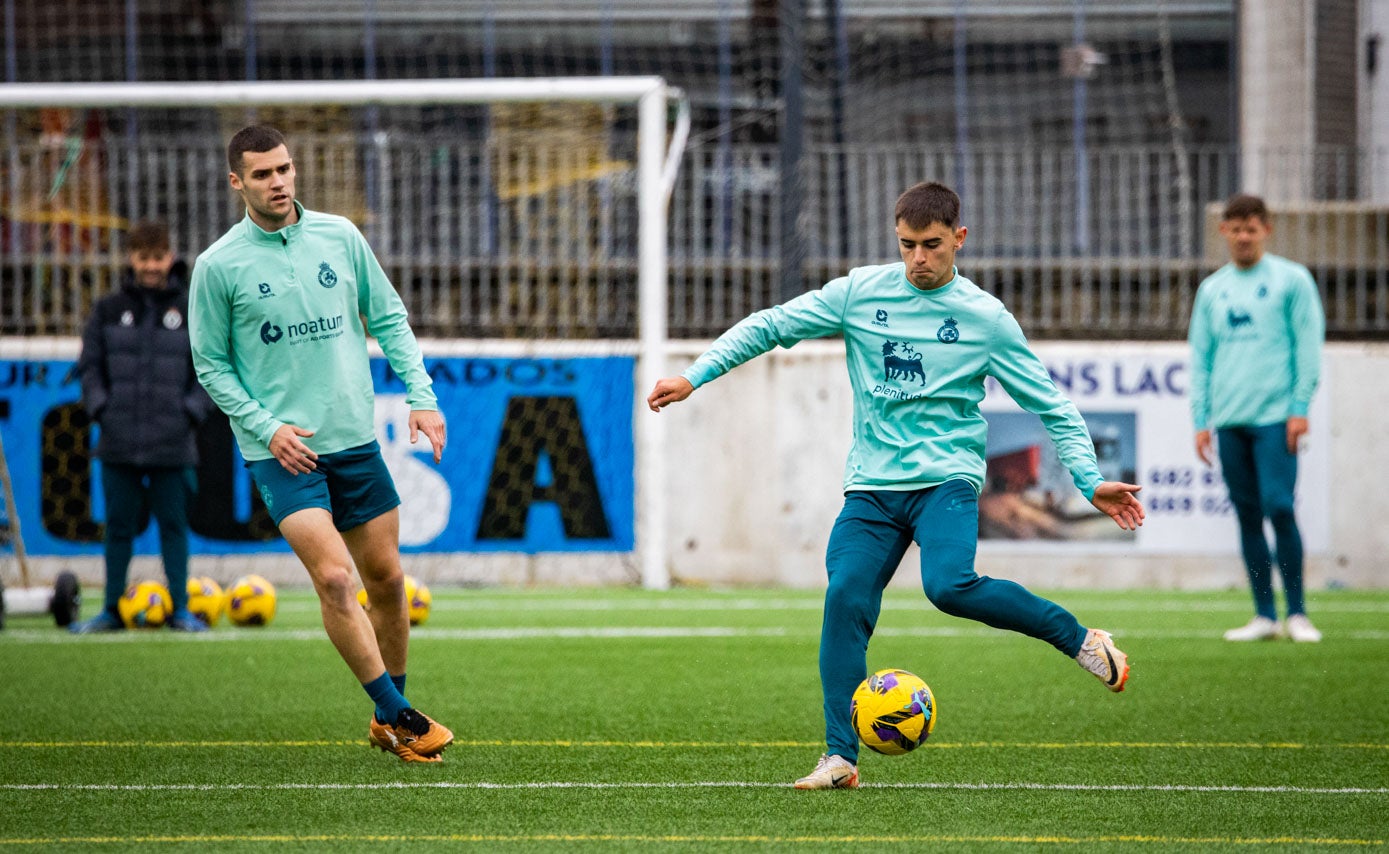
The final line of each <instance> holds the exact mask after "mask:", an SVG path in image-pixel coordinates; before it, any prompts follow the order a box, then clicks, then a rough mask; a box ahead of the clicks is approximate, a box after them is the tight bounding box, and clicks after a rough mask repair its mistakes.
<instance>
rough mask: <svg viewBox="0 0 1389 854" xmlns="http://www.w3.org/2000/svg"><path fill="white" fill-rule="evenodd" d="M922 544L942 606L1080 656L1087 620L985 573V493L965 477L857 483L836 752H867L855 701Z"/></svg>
mask: <svg viewBox="0 0 1389 854" xmlns="http://www.w3.org/2000/svg"><path fill="white" fill-rule="evenodd" d="M913 540H915V541H916V543H917V545H919V546H920V547H921V586H922V588H923V589H924V590H925V591H926V598H928V599H930V600H931V604H932V605H934V606H935V607H936V608H938V609H939V610H940V611H942V612H944V613H946V614H950V615H953V616H956V617H965V618H967V619H971V620H977V621H979V622H981V623H985V624H987V625H990V626H993V627H994V628H998V629H1009V630H1011V631H1015V632H1021V633H1022V634H1025V635H1029V636H1031V637H1034V638H1038V639H1040V640H1044V641H1046V642H1047V643H1049V644H1051V645H1052V646H1054V647H1056V648H1057V649H1058V650H1060V651H1061V652H1062V653H1064V654H1065V655H1066V656H1067V657H1070V658H1074V657H1075V655H1076V653H1078V652H1079V651H1080V645H1081V644H1082V643H1083V642H1084V641H1085V632H1086V629H1085V627H1083V626H1081V625H1080V623H1079V622H1078V621H1077V620H1076V618H1075V617H1074V616H1072V615H1071V613H1070V612H1069V611H1067V610H1066V609H1065V608H1062V607H1061V606H1060V605H1057V604H1056V603H1054V602H1049V601H1047V600H1046V599H1043V598H1041V597H1040V596H1035V595H1033V594H1032V593H1029V592H1028V591H1027V589H1026V588H1024V587H1023V586H1022V585H1020V584H1015V583H1013V582H1011V581H1003V580H1000V579H997V578H989V577H987V576H981V575H978V574H977V573H976V572H975V571H974V553H975V550H976V548H977V546H978V543H979V497H978V496H977V495H976V494H975V492H974V487H973V486H971V485H970V484H968V483H966V482H965V481H962V480H951V481H947V482H946V483H944V484H942V485H940V486H936V487H932V488H930V489H921V490H916V491H913V492H886V491H873V492H850V493H848V494H846V495H845V497H844V509H843V510H842V511H840V513H839V518H838V519H837V520H835V523H834V530H833V531H832V532H831V533H830V544H829V550H828V553H827V555H826V558H825V566H826V569H827V570H828V573H829V587H828V589H827V590H826V591H825V616H824V624H823V625H822V627H821V629H820V685H821V688H822V689H823V691H824V696H825V743H826V745H827V746H828V751H827V752H829V753H832V754H839V755H840V756H843V757H844V758H845V759H848V760H849V761H850V762H857V761H858V737H857V735H855V733H854V730H853V727H852V726H851V725H850V723H849V701H850V699H851V698H852V697H853V694H854V689H855V688H857V687H858V684H859V683H860V682H862V681H863V680H864V678H865V677H867V675H868V666H867V653H868V639H869V638H870V637H872V636H873V627H874V626H875V625H877V622H878V613H879V611H880V610H881V608H882V600H883V589H884V588H886V587H887V583H888V582H889V581H890V580H892V576H893V573H895V572H896V571H897V566H898V564H900V563H901V562H902V556H903V555H904V554H906V551H907V546H908V545H910V544H911V542H912V541H913Z"/></svg>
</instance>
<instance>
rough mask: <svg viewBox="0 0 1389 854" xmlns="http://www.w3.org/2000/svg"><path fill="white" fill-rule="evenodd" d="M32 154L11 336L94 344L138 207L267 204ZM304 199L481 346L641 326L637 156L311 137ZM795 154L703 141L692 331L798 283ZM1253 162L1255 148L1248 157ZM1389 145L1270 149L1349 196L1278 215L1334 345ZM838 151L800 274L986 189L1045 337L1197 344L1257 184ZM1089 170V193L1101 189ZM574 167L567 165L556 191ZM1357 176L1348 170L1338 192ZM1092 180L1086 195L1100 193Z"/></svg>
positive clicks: (1381, 306)
mask: <svg viewBox="0 0 1389 854" xmlns="http://www.w3.org/2000/svg"><path fill="white" fill-rule="evenodd" d="M206 139H207V141H206V142H201V141H198V142H195V141H190V140H188V139H186V138H178V139H172V138H163V139H158V138H152V137H141V138H140V139H139V141H138V144H134V145H132V144H131V141H130V140H129V139H126V138H123V137H120V136H115V135H112V136H107V137H101V138H97V139H89V140H86V141H84V142H83V143H82V144H81V145H79V146H78V147H77V148H76V149H74V148H71V147H70V146H68V145H67V144H66V143H53V142H50V143H47V144H29V145H23V146H15V147H12V148H11V149H10V150H8V151H4V152H3V159H0V169H3V179H0V194H3V204H0V251H3V260H0V334H6V335H73V334H78V333H79V332H80V329H81V326H82V324H83V322H84V321H85V319H86V317H87V314H88V312H89V310H90V306H91V304H92V302H93V301H94V300H95V299H96V298H98V297H100V296H101V295H103V294H104V293H107V292H109V291H110V290H111V289H112V288H113V287H115V286H116V283H117V282H118V278H119V275H120V272H121V270H122V268H123V266H124V256H123V239H122V236H123V229H124V228H125V226H126V225H127V222H126V220H125V219H123V218H121V217H119V216H116V215H114V214H113V213H112V212H115V211H123V212H133V214H134V215H138V216H160V217H163V218H165V219H167V220H168V221H169V222H170V223H171V225H172V227H173V230H174V233H175V242H176V245H177V247H178V248H179V249H180V250H181V252H182V253H183V254H184V255H186V256H187V257H188V258H190V259H191V258H192V257H193V256H195V255H196V254H197V253H198V252H199V251H201V250H202V249H203V248H204V247H206V246H207V245H209V244H210V243H211V242H212V241H213V240H215V239H216V238H217V237H218V236H219V235H220V234H221V233H222V232H223V231H224V230H225V229H226V228H227V227H228V226H230V225H231V224H232V223H233V222H235V221H236V220H237V219H239V218H240V216H241V211H240V209H239V208H238V207H237V206H236V204H235V201H236V199H235V197H234V196H233V195H232V194H231V193H230V191H229V190H228V189H227V187H226V180H225V174H226V165H225V161H224V160H223V153H222V149H221V145H220V141H219V136H218V135H216V134H210V135H208V136H207V138H206ZM294 142H295V155H296V161H297V163H298V165H299V169H300V172H301V178H300V194H301V198H302V199H303V200H304V201H305V203H306V204H307V205H308V206H310V207H316V208H320V209H323V210H329V211H333V212H338V213H342V214H344V215H347V216H349V217H351V218H353V219H354V220H356V221H357V222H358V223H359V224H360V225H362V227H363V229H364V231H366V232H367V234H368V236H369V237H370V239H371V240H372V243H373V245H374V247H375V248H376V250H377V253H378V256H379V257H380V259H381V261H382V263H383V265H384V266H385V267H386V269H387V271H388V272H389V273H390V275H391V276H392V279H393V281H394V282H395V283H396V285H397V287H398V288H399V289H400V291H401V293H402V295H403V296H404V298H405V300H406V303H407V305H408V307H409V308H410V310H411V313H412V316H413V320H414V322H415V324H416V327H417V329H419V330H421V331H422V332H423V333H425V334H431V335H441V336H476V337H502V338H507V337H526V338H531V337H541V338H573V339H588V338H630V337H635V335H636V318H637V311H636V263H635V259H636V246H637V230H636V201H635V182H634V178H633V174H632V164H633V163H634V162H635V156H634V142H633V141H632V140H631V139H630V138H625V137H622V136H620V135H619V136H613V137H609V138H607V139H606V140H605V144H604V150H605V152H606V155H605V159H604V160H603V161H602V163H601V164H600V165H599V167H594V166H593V164H592V163H591V162H588V161H586V162H585V163H582V164H576V163H574V162H572V161H570V160H566V158H567V157H572V156H573V155H572V152H570V153H566V151H565V150H561V149H549V150H547V149H543V148H536V149H533V150H528V151H525V152H521V153H518V152H516V151H503V150H501V149H499V147H497V146H495V145H493V146H488V145H485V144H484V145H478V144H476V143H470V142H459V141H457V140H456V139H452V138H448V137H445V136H410V137H407V138H401V137H399V136H393V137H380V136H378V137H377V138H376V139H375V140H373V141H371V142H370V143H369V144H363V143H362V142H361V141H360V140H359V139H358V138H356V137H353V136H343V135H299V136H296V137H295V140H294ZM777 156H778V152H777V150H776V148H775V147H771V146H757V145H749V144H727V145H716V144H705V145H696V146H694V147H692V148H691V149H690V150H688V151H686V152H685V156H684V161H683V167H682V170H681V173H680V176H679V179H678V183H677V186H676V189H675V193H674V196H673V198H672V202H671V212H670V230H669V237H668V246H669V253H670V277H669V282H670V315H669V328H670V334H671V336H672V337H686V338H707V337H710V336H713V335H717V334H718V333H719V332H721V331H722V330H723V329H725V328H726V327H728V326H729V325H731V324H732V323H734V322H736V321H737V320H739V319H740V318H742V317H743V316H745V315H746V314H747V313H749V312H751V311H754V310H757V309H759V308H764V307H766V306H768V305H771V304H773V303H775V302H777V301H779V299H780V298H781V296H782V295H783V290H782V289H783V287H784V283H783V282H782V277H781V264H782V263H783V259H784V258H785V257H786V256H785V253H784V252H783V248H784V247H783V241H785V240H787V239H788V236H787V235H786V234H783V233H782V229H781V227H780V224H781V223H782V222H783V219H782V210H781V207H780V206H781V204H783V201H782V200H783V198H785V194H783V193H782V192H781V184H782V181H781V177H780V174H779V172H778V169H777ZM1246 156H1247V155H1246ZM1384 156H1385V153H1384V152H1383V151H1377V152H1372V151H1347V150H1341V149H1336V150H1330V149H1324V150H1317V151H1310V152H1269V153H1266V154H1264V155H1262V166H1261V168H1263V169H1266V170H1267V180H1269V181H1274V180H1288V178H1289V176H1296V175H1304V176H1308V178H1309V180H1315V181H1318V182H1320V186H1321V187H1323V189H1324V196H1323V197H1324V198H1331V199H1338V198H1339V199H1347V200H1348V201H1342V202H1316V203H1307V204H1304V205H1298V206H1289V207H1286V208H1284V209H1279V210H1278V211H1276V216H1277V217H1278V219H1277V221H1276V222H1275V234H1274V238H1273V242H1272V243H1271V244H1270V249H1271V251H1275V252H1279V253H1280V254H1285V255H1288V256H1289V257H1292V258H1294V259H1295V260H1298V261H1301V262H1303V263H1305V264H1307V265H1308V266H1309V267H1311V268H1312V270H1313V272H1314V274H1315V275H1316V277H1317V280H1318V282H1319V283H1320V285H1321V287H1322V291H1323V300H1324V302H1325V305H1326V309H1327V316H1328V334H1329V335H1330V336H1332V337H1339V338H1385V337H1389V212H1386V210H1385V209H1383V208H1375V207H1371V206H1368V205H1362V204H1360V203H1357V202H1355V201H1353V199H1354V197H1355V195H1356V192H1357V176H1360V175H1365V174H1376V172H1377V171H1382V170H1377V169H1376V168H1375V164H1374V163H1373V162H1372V161H1374V160H1375V159H1376V158H1381V159H1382V158H1383V157H1384ZM1086 158H1087V160H1086V163H1085V164H1084V168H1083V169H1077V166H1076V160H1075V152H1074V151H1073V149H1071V148H1069V147H1052V148H1045V147H1043V148H1029V147H1023V146H975V147H973V148H971V149H970V150H969V151H968V153H967V157H962V156H961V155H960V154H959V153H958V151H957V149H955V148H954V147H951V146H940V147H937V148H931V147H919V146H918V147H910V148H909V147H903V146H854V145H844V146H816V147H811V148H810V149H808V150H807V153H806V156H805V158H804V160H803V162H802V170H801V173H800V176H801V182H802V185H803V186H802V190H803V192H802V193H800V194H799V195H800V196H801V198H802V199H803V200H804V201H803V206H802V209H801V210H800V211H799V212H798V219H797V222H798V223H799V226H798V228H797V230H796V232H797V233H796V234H795V235H792V236H791V237H790V238H789V239H797V240H799V241H801V243H802V249H803V251H802V252H801V253H800V254H799V257H800V258H801V259H802V263H801V269H800V276H799V281H800V283H801V286H802V288H803V289H810V288H814V287H818V286H819V285H820V284H822V283H824V282H825V281H827V280H828V279H830V278H833V277H835V276H838V275H841V274H843V273H844V272H845V271H847V270H848V269H849V268H850V267H853V266H858V265H863V264H872V263H883V262H886V261H893V260H896V257H897V256H896V248H895V243H896V241H895V238H894V236H893V232H892V226H893V223H892V214H891V212H892V206H893V203H894V201H895V199H896V196H897V194H898V193H899V192H900V191H901V190H902V189H904V188H905V187H907V186H909V185H910V184H912V183H914V182H916V181H919V180H931V179H934V180H943V181H945V182H946V183H949V184H952V185H954V186H956V187H957V188H958V189H959V190H960V191H961V195H962V197H963V200H964V211H963V220H964V224H965V225H967V226H968V227H969V229H970V231H969V237H968V240H967V243H966V246H965V249H964V250H963V251H962V252H961V254H960V256H959V266H960V269H961V271H962V272H963V273H965V274H966V275H968V276H969V277H971V278H972V279H974V280H975V281H976V282H977V283H978V284H980V285H981V286H982V287H984V288H986V289H987V290H989V291H991V292H993V293H995V294H997V295H998V296H999V297H1001V298H1002V299H1003V300H1004V301H1005V302H1006V303H1007V304H1008V305H1009V307H1010V308H1011V309H1012V310H1013V312H1014V313H1015V314H1016V315H1017V316H1018V319H1019V321H1020V322H1021V323H1022V325H1023V328H1024V329H1025V330H1026V331H1027V332H1028V333H1029V334H1030V335H1032V336H1034V337H1039V338H1151V339H1162V338H1177V337H1181V336H1183V335H1184V334H1185V329H1186V321H1187V313H1188V311H1189V308H1190V305H1191V301H1192V298H1193V295H1194V292H1195V288H1196V286H1197V285H1198V284H1199V282H1200V280H1201V278H1202V277H1203V276H1204V275H1206V274H1208V273H1209V272H1210V271H1211V270H1213V269H1214V268H1215V267H1216V266H1218V265H1219V264H1220V263H1222V262H1223V245H1222V244H1220V243H1219V241H1218V238H1217V237H1216V236H1215V235H1214V232H1213V230H1212V219H1211V212H1210V208H1211V206H1212V205H1214V204H1218V203H1219V201H1220V200H1222V199H1223V198H1225V197H1226V196H1227V195H1229V193H1231V192H1233V191H1234V190H1235V189H1236V188H1237V187H1238V186H1239V185H1240V181H1241V178H1240V175H1241V168H1240V167H1241V163H1240V159H1239V155H1238V154H1237V153H1236V152H1235V151H1234V150H1232V149H1231V148H1230V147H1228V146H1208V147H1193V148H1190V149H1187V150H1186V151H1185V152H1184V153H1183V155H1181V156H1180V157H1179V156H1178V155H1175V154H1174V153H1173V152H1172V150H1171V149H1170V148H1167V147H1161V146H1151V147H1150V146H1111V147H1091V148H1090V149H1089V150H1088V151H1087V153H1086ZM1082 174H1084V175H1086V176H1087V177H1085V178H1084V179H1083V187H1082V179H1081V178H1080V177H1078V176H1080V175H1082ZM556 176H559V177H556ZM1337 182H1340V184H1339V185H1338V183H1337ZM1082 190H1083V191H1082Z"/></svg>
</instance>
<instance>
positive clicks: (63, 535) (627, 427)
mask: <svg viewBox="0 0 1389 854" xmlns="http://www.w3.org/2000/svg"><path fill="white" fill-rule="evenodd" d="M634 363H635V360H634V359H633V358H632V357H630V356H604V357H593V358H588V357H585V358H567V357H566V358H553V359H549V358H495V357H488V358H481V357H479V358H471V357H450V358H426V359H425V366H426V368H427V369H428V371H429V374H430V376H431V377H433V379H434V389H435V392H436V394H437V395H438V397H439V406H440V409H441V411H442V412H443V415H444V417H445V419H446V420H447V423H448V442H447V446H446V448H445V450H444V457H443V461H442V462H441V463H440V464H439V465H438V466H436V465H434V462H433V455H432V452H431V450H430V448H429V442H428V440H427V439H425V438H424V437H423V436H422V435H421V436H420V437H419V442H418V443H417V444H414V445H412V444H410V431H409V427H408V417H409V409H408V407H407V406H406V404H405V385H404V383H402V382H401V381H400V380H399V379H398V378H397V377H396V376H395V375H394V374H393V373H392V371H391V370H390V366H389V365H388V364H387V362H386V361H385V360H384V359H380V358H378V359H373V360H372V373H373V377H374V380H375V386H376V434H377V439H378V440H379V441H380V443H381V450H382V454H383V456H384V457H385V459H386V464H387V466H388V467H389V468H390V470H391V475H392V477H393V478H394V479H395V483H396V488H397V490H398V491H399V492H400V495H401V501H402V503H401V511H400V532H401V537H400V539H401V548H402V550H403V551H406V552H524V553H538V552H575V551H631V550H632V548H633V544H634V538H635V530H634V529H635V518H634V517H635V510H634V500H635V498H634V494H635V488H634V474H633V472H634V468H633V466H634V448H633V439H632V407H633V403H632V401H633V393H634V391H633V382H634V379H633V369H634ZM73 368H74V362H73V361H72V360H70V359H53V360H24V359H8V360H0V434H2V435H3V437H4V446H5V456H6V459H7V462H8V464H9V468H10V477H11V480H12V482H13V484H14V490H15V500H16V504H17V505H18V513H19V517H20V522H21V527H22V533H23V536H24V545H25V547H26V549H27V550H28V552H29V553H30V554H33V555H36V556H49V555H52V556H63V555H76V554H99V553H100V552H101V531H102V527H101V526H102V520H103V519H104V518H105V506H104V501H103V499H102V495H101V463H100V461H99V460H94V459H93V457H92V454H91V449H92V448H93V447H94V446H95V443H96V442H95V439H96V431H97V430H99V429H100V428H99V427H97V426H95V425H92V424H91V423H90V422H89V420H88V418H87V415H86V413H85V412H84V410H83V409H82V405H81V400H80V399H81V386H80V384H79V383H78V381H77V377H76V375H75V373H74V371H73ZM198 446H199V452H200V454H201V457H202V463H201V465H200V467H199V469H198V481H199V492H198V498H197V501H196V503H195V506H194V507H193V509H192V511H191V520H190V524H191V527H192V530H193V537H192V540H191V543H190V545H191V548H192V551H193V553H194V554H228V553H246V552H265V551H288V547H287V546H286V545H285V544H284V541H283V540H281V539H280V538H279V537H278V535H277V534H276V532H275V528H274V525H273V524H272V523H271V522H270V520H269V518H268V516H267V514H266V513H265V508H264V507H263V506H262V505H261V504H260V498H259V496H258V495H257V494H256V491H255V490H254V489H252V488H251V482H250V475H249V474H248V473H247V472H246V470H245V468H244V463H243V460H242V458H241V455H240V453H239V452H238V451H237V449H236V443H235V441H234V440H233V439H232V435H231V428H230V426H229V425H228V424H227V422H226V419H225V417H222V416H221V415H220V414H218V415H217V416H215V417H214V418H212V419H211V420H210V421H209V422H208V423H207V424H205V425H204V426H203V428H202V430H201V431H200V433H199V436H198ZM2 512H3V507H0V513H2ZM136 553H137V554H158V553H159V548H158V535H157V531H156V525H154V524H151V525H150V526H149V527H148V528H147V529H146V530H145V532H144V533H143V534H142V535H141V536H140V537H139V539H137V541H136Z"/></svg>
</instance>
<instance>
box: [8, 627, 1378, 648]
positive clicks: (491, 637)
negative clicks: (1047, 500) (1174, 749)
mask: <svg viewBox="0 0 1389 854" xmlns="http://www.w3.org/2000/svg"><path fill="white" fill-rule="evenodd" d="M1220 631H1221V630H1217V629H1213V630H1211V631H1208V632H1198V631H1191V630H1190V629H1173V630H1165V629H1134V630H1132V631H1126V630H1124V629H1116V628H1113V627H1110V632H1111V633H1112V634H1113V635H1114V637H1116V638H1121V639H1124V640H1131V639H1161V640H1211V641H1215V640H1219V639H1220ZM819 636H820V632H819V629H785V628H780V627H764V628H741V627H733V626H688V627H679V626H534V627H517V628H490V629H431V628H428V627H417V628H414V629H411V631H410V638H411V639H412V640H419V641H423V640H454V641H498V640H649V639H653V638H818V637H819ZM873 636H874V637H904V638H978V639H995V640H1003V639H1012V638H1016V637H1019V635H1017V634H1016V633H1014V632H1008V631H1004V630H1001V629H991V628H988V627H980V628H969V627H961V628H953V627H947V626H940V627H925V626H923V627H917V628H890V627H882V628H879V629H877V630H876V631H875V632H874V633H873ZM326 638H327V635H326V634H325V633H324V632H323V630H322V629H274V628H246V629H236V628H230V627H223V628H220V629H217V630H215V631H211V632H204V633H201V634H184V633H176V632H166V631H125V632H109V633H104V634H93V635H71V634H69V633H67V632H64V631H59V630H55V629H54V628H53V627H52V626H46V627H44V628H42V629H39V628H32V629H30V628H24V629H6V630H5V631H4V632H0V646H3V645H4V644H5V643H6V642H9V643H15V644H35V645H47V644H72V643H80V644H97V643H230V642H239V641H296V640H297V641H320V640H325V639H326ZM1327 640H1328V642H1331V643H1335V642H1339V641H1370V642H1383V641H1387V640H1389V629H1357V630H1355V631H1349V632H1341V633H1337V634H1331V635H1329V636H1328V639H1327Z"/></svg>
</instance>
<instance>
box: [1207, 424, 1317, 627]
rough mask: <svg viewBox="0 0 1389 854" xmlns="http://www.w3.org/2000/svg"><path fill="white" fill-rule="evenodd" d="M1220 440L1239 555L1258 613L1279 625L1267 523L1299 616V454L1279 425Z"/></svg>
mask: <svg viewBox="0 0 1389 854" xmlns="http://www.w3.org/2000/svg"><path fill="white" fill-rule="evenodd" d="M1216 435H1217V438H1218V440H1219V447H1220V470H1221V472H1222V473H1223V474H1224V476H1225V485H1226V486H1227V487H1229V490H1230V503H1231V504H1233V505H1234V508H1235V516H1236V517H1237V518H1238V519H1239V539H1240V549H1241V551H1242V552H1243V554H1244V568H1245V571H1246V572H1248V573H1249V586H1250V589H1251V590H1252V591H1253V594H1254V610H1255V612H1256V613H1258V615H1259V616H1261V617H1267V618H1269V619H1270V620H1276V619H1278V611H1277V609H1276V608H1275V607H1274V604H1273V556H1272V555H1270V553H1269V548H1268V539H1267V538H1266V537H1265V536H1264V519H1268V520H1269V521H1270V522H1271V523H1272V524H1273V537H1274V541H1275V552H1276V554H1277V556H1278V571H1279V572H1280V573H1281V574H1282V576H1283V592H1284V593H1285V594H1286V595H1287V597H1288V613H1289V614H1301V613H1303V609H1304V603H1303V599H1302V559H1303V554H1302V534H1301V533H1300V532H1299V531H1298V529H1297V519H1296V518H1295V517H1294V516H1293V488H1294V487H1295V486H1296V484H1297V454H1292V453H1289V452H1288V428H1287V425H1286V424H1285V423H1284V422H1281V421H1280V422H1278V423H1277V424H1265V425H1263V426H1260V427H1222V428H1220V430H1219V431H1217V433H1216Z"/></svg>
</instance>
